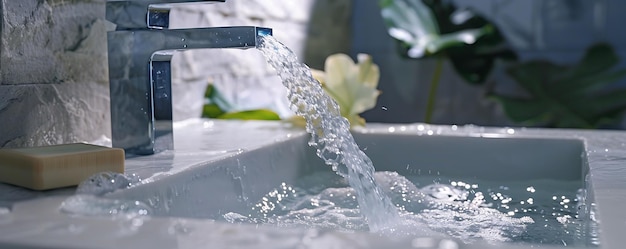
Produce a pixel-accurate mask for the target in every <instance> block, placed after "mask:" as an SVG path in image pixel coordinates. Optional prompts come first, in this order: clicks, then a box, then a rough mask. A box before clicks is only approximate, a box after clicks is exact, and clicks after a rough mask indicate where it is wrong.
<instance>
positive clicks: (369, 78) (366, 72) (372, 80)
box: [312, 54, 380, 126]
mask: <svg viewBox="0 0 626 249" xmlns="http://www.w3.org/2000/svg"><path fill="white" fill-rule="evenodd" d="M357 60H358V63H356V64H355V63H354V61H352V59H351V58H350V57H349V56H347V55H345V54H334V55H331V56H329V57H328V58H326V62H325V64H324V70H325V72H322V71H319V70H312V72H313V77H314V78H315V79H316V80H318V81H319V82H320V83H322V86H323V87H324V90H325V91H326V93H328V95H330V96H331V97H332V98H333V99H335V101H337V104H339V108H340V110H341V115H342V116H343V117H345V118H347V119H348V121H350V125H351V126H357V125H360V126H363V125H365V120H364V119H363V118H361V117H360V116H359V114H360V113H362V112H364V111H367V110H369V109H372V108H374V107H375V106H376V99H377V98H378V95H380V91H378V90H377V89H376V87H378V80H379V78H380V71H379V69H378V66H377V65H376V64H374V63H373V61H372V57H371V56H370V55H367V54H359V55H358V56H357Z"/></svg>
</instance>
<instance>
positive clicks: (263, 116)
mask: <svg viewBox="0 0 626 249" xmlns="http://www.w3.org/2000/svg"><path fill="white" fill-rule="evenodd" d="M217 118H219V119H241V120H280V116H278V114H276V113H275V112H273V111H271V110H266V109H259V110H249V111H241V112H229V113H225V114H222V115H220V116H219V117H217Z"/></svg>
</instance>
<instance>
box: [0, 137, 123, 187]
mask: <svg viewBox="0 0 626 249" xmlns="http://www.w3.org/2000/svg"><path fill="white" fill-rule="evenodd" d="M103 171H112V172H118V173H124V150H123V149H117V148H109V147H103V146H97V145H91V144H84V143H76V144H63V145H53V146H43V147H33V148H22V149H0V182H4V183H9V184H13V185H17V186H22V187H25V188H29V189H34V190H48V189H54V188H62V187H69V186H75V185H78V184H79V183H81V182H82V181H83V180H85V179H87V178H88V177H89V176H91V175H93V174H96V173H98V172H103Z"/></svg>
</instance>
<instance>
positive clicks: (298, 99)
mask: <svg viewBox="0 0 626 249" xmlns="http://www.w3.org/2000/svg"><path fill="white" fill-rule="evenodd" d="M257 48H258V49H259V50H260V51H261V53H262V54H263V55H264V56H265V58H266V60H267V62H268V63H269V64H270V65H271V66H272V67H273V68H274V69H275V70H276V72H277V73H278V76H279V77H280V78H281V79H282V82H283V85H284V86H285V87H286V88H287V89H288V98H289V100H290V102H291V109H292V110H293V111H295V113H296V114H298V115H299V116H302V117H304V119H305V120H306V123H307V124H306V130H307V132H309V133H310V134H311V140H310V142H309V145H310V146H313V147H315V148H316V149H317V156H319V157H320V158H321V159H323V160H324V162H325V163H326V164H327V165H330V166H331V167H332V168H333V170H334V171H335V172H337V174H339V175H341V176H343V177H345V178H346V179H347V180H348V182H349V184H350V186H351V187H352V188H354V189H355V191H356V197H357V201H358V203H359V206H360V210H361V213H362V215H364V217H365V218H366V219H367V223H368V226H369V228H370V230H371V231H383V230H386V229H393V227H394V226H395V225H396V224H398V222H399V215H398V212H397V210H396V208H395V207H394V206H393V204H392V203H391V200H390V199H389V197H387V196H386V195H385V194H384V193H383V191H382V190H381V189H380V188H379V187H378V185H377V184H376V182H375V180H374V177H373V172H374V166H373V165H372V162H371V160H370V159H369V158H368V157H367V156H366V155H365V153H363V152H362V151H361V150H360V149H359V147H358V146H357V144H356V143H355V142H354V138H353V137H352V134H351V133H350V123H349V122H348V120H346V119H345V118H343V117H342V116H341V113H340V111H339V106H338V105H337V103H336V102H335V101H334V100H333V99H332V98H331V97H330V96H328V95H327V94H326V93H325V92H324V90H323V89H322V87H321V84H320V83H319V82H318V81H317V80H315V79H314V78H313V76H312V75H311V70H310V69H309V68H308V67H307V66H306V65H304V64H303V63H300V62H299V61H298V60H297V57H296V56H295V54H294V53H293V52H292V51H291V50H290V49H289V48H287V47H286V46H285V45H283V44H282V43H280V42H279V41H278V40H276V39H275V38H273V37H272V36H261V37H260V38H259V45H258V47H257Z"/></svg>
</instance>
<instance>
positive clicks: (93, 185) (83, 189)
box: [76, 172, 141, 196]
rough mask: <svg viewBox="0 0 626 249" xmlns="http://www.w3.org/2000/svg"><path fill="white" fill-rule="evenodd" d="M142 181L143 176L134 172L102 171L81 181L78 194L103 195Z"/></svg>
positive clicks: (77, 190) (77, 189)
mask: <svg viewBox="0 0 626 249" xmlns="http://www.w3.org/2000/svg"><path fill="white" fill-rule="evenodd" d="M140 182H141V178H139V176H137V175H134V174H121V173H116V172H100V173H97V174H94V175H92V176H90V177H89V178H87V179H86V180H84V181H83V182H81V183H80V184H79V185H78V187H77V188H76V194H86V195H96V196H101V195H104V194H107V193H111V192H115V191H116V190H119V189H126V188H129V187H131V186H133V185H136V184H139V183H140Z"/></svg>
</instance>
